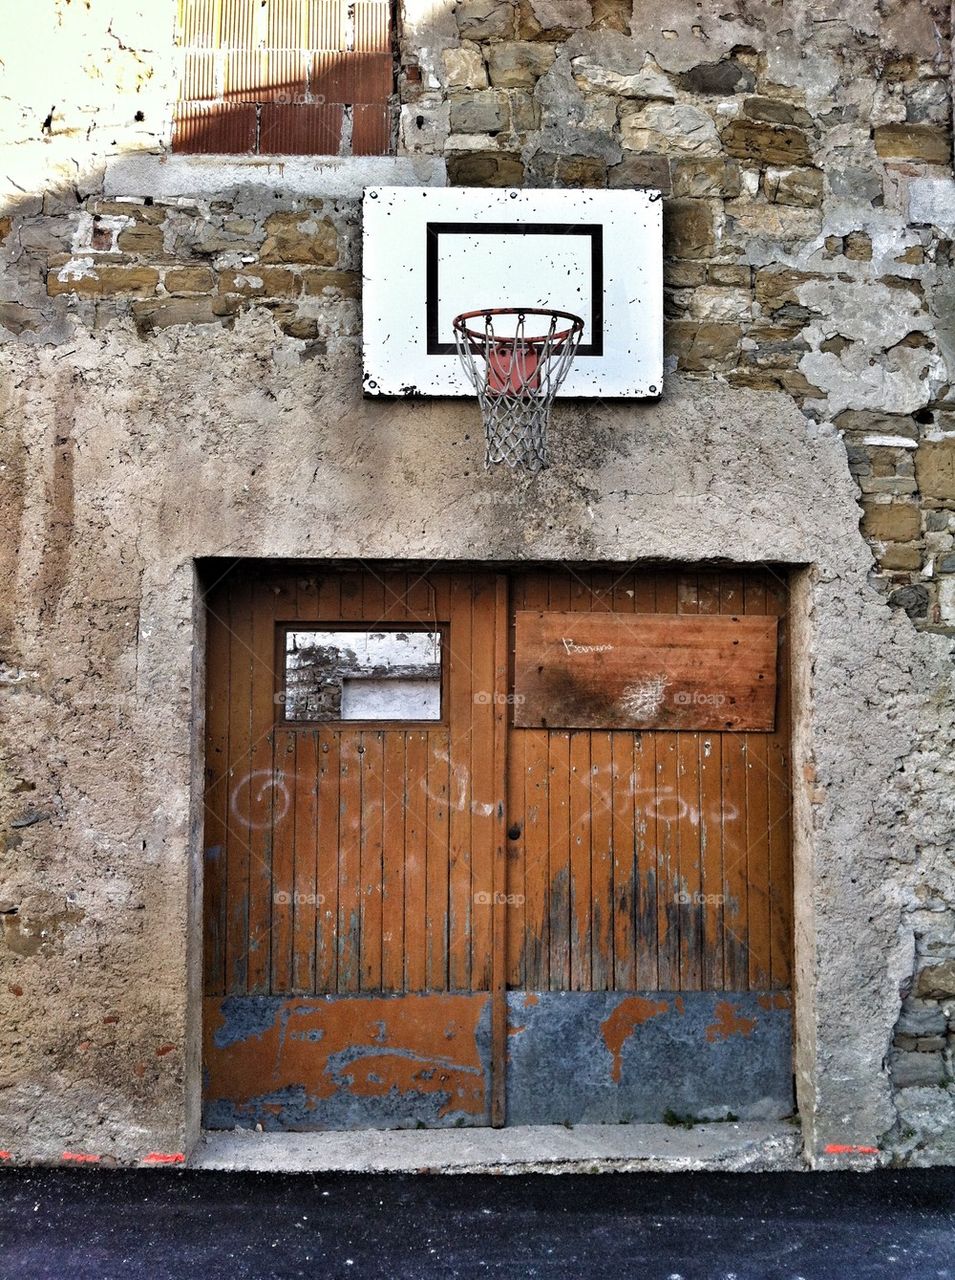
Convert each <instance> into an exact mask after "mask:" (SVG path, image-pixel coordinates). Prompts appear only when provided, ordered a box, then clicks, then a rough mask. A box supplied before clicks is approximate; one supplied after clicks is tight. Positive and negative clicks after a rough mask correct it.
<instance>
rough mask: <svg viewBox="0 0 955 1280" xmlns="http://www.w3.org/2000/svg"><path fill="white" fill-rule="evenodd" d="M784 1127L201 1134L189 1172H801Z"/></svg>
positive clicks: (797, 1147) (795, 1136) (793, 1132)
mask: <svg viewBox="0 0 955 1280" xmlns="http://www.w3.org/2000/svg"><path fill="white" fill-rule="evenodd" d="M801 1153H802V1138H801V1134H800V1132H799V1129H798V1128H797V1127H796V1126H795V1125H792V1124H785V1123H782V1124H781V1123H779V1122H778V1121H776V1122H773V1123H763V1122H751V1121H748V1122H745V1123H739V1124H701V1125H695V1126H694V1127H693V1128H692V1129H682V1128H671V1127H669V1126H668V1125H662V1124H634V1125H599V1124H584V1125H578V1126H576V1127H574V1128H572V1129H568V1128H564V1127H562V1126H551V1125H528V1126H523V1127H515V1128H513V1129H389V1130H371V1129H365V1130H362V1131H360V1132H349V1133H343V1132H336V1133H255V1132H252V1131H250V1130H248V1129H234V1130H231V1131H229V1132H222V1133H219V1132H211V1131H206V1132H204V1133H203V1135H202V1139H201V1141H200V1143H199V1145H198V1147H197V1148H196V1150H195V1151H194V1152H193V1154H192V1156H191V1158H190V1160H189V1167H190V1168H193V1169H221V1170H257V1171H262V1172H271V1173H503V1174H507V1173H635V1172H640V1171H648V1172H665V1173H679V1172H693V1171H697V1170H699V1171H703V1170H723V1171H726V1172H740V1173H743V1172H751V1173H763V1172H769V1171H773V1172H778V1171H781V1170H801V1169H805V1168H806V1164H805V1162H804V1160H803V1158H802V1154H801Z"/></svg>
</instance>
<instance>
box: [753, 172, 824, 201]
mask: <svg viewBox="0 0 955 1280" xmlns="http://www.w3.org/2000/svg"><path fill="white" fill-rule="evenodd" d="M763 191H764V192H765V194H766V198H767V200H771V201H773V203H774V204H794V205H801V206H804V207H806V208H818V207H819V206H820V205H821V204H822V191H823V180H822V170H821V169H777V168H773V167H770V168H768V169H767V170H766V172H765V174H764V175H763Z"/></svg>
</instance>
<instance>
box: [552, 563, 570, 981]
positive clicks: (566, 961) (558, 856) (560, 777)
mask: <svg viewBox="0 0 955 1280" xmlns="http://www.w3.org/2000/svg"><path fill="white" fill-rule="evenodd" d="M548 608H549V609H569V608H570V581H569V578H568V575H567V573H566V572H565V571H563V570H553V571H551V573H550V574H549V575H548ZM569 779H570V733H569V732H568V731H567V730H566V729H561V730H553V731H551V732H549V733H548V735H547V799H548V818H547V824H548V833H549V839H548V864H549V870H548V883H549V890H548V892H549V897H550V903H549V921H550V930H549V932H550V963H549V968H550V989H551V990H552V991H569V990H570V948H571V943H570V939H571V923H570V876H571V866H570V850H571V844H570V841H571V830H570V795H569Z"/></svg>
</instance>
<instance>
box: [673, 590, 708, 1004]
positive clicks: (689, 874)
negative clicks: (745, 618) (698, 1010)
mask: <svg viewBox="0 0 955 1280" xmlns="http://www.w3.org/2000/svg"><path fill="white" fill-rule="evenodd" d="M677 608H678V612H679V613H681V614H696V613H699V597H698V592H697V575H696V574H695V573H693V572H684V573H681V574H680V577H679V580H678V583H677ZM676 740H677V788H678V790H677V808H678V818H677V823H678V826H679V835H678V844H679V867H680V870H679V884H680V895H681V900H680V902H679V920H680V990H681V991H698V990H699V989H700V987H701V985H702V980H703V958H702V949H703V946H702V944H703V907H702V903H701V901H700V898H701V895H702V869H701V865H700V863H701V859H700V735H699V733H697V732H693V731H689V732H686V731H685V732H682V733H678V734H676Z"/></svg>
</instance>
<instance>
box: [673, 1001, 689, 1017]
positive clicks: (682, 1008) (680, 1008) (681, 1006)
mask: <svg viewBox="0 0 955 1280" xmlns="http://www.w3.org/2000/svg"><path fill="white" fill-rule="evenodd" d="M673 1007H674V1009H676V1011H677V1013H678V1014H680V1016H681V1017H682V1016H683V1014H684V1013H686V1002H685V1000H684V999H683V997H682V996H677V998H676V999H675V1000H674V1001H673Z"/></svg>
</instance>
